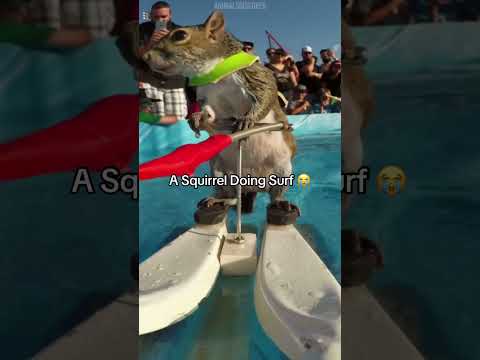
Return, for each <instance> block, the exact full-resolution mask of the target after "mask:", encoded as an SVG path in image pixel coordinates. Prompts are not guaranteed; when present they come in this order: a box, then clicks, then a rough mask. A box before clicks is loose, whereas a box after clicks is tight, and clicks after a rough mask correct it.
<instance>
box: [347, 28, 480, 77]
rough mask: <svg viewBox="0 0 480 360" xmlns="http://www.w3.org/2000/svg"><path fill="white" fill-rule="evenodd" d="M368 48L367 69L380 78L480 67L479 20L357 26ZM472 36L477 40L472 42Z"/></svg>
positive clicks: (357, 35) (360, 40) (359, 38)
mask: <svg viewBox="0 0 480 360" xmlns="http://www.w3.org/2000/svg"><path fill="white" fill-rule="evenodd" d="M353 32H354V36H355V39H356V41H357V43H358V45H360V46H364V47H366V48H367V51H368V64H367V70H368V72H369V75H370V76H371V77H372V78H374V79H377V80H383V81H388V80H390V78H391V77H393V78H399V77H405V76H406V75H407V76H414V75H425V74H427V75H428V74H432V73H435V74H436V75H437V76H438V75H442V73H444V72H452V71H454V72H469V71H479V70H480V42H479V41H476V38H475V36H474V34H478V33H480V22H465V23H441V24H436V23H428V24H415V25H407V26H405V25H399V26H374V27H358V28H354V30H353ZM472 39H473V40H474V41H472Z"/></svg>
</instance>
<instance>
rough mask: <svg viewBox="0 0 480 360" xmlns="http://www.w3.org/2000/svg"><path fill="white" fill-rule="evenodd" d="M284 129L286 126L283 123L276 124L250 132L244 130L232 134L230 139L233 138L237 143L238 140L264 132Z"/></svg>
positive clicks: (255, 128)
mask: <svg viewBox="0 0 480 360" xmlns="http://www.w3.org/2000/svg"><path fill="white" fill-rule="evenodd" d="M284 128H285V124H283V123H275V124H271V125H260V126H256V127H254V128H251V129H248V130H243V131H239V132H236V133H233V134H230V137H231V138H232V140H233V141H237V140H241V139H245V138H247V137H249V136H251V135H253V134H257V133H260V132H262V131H272V130H283V129H284Z"/></svg>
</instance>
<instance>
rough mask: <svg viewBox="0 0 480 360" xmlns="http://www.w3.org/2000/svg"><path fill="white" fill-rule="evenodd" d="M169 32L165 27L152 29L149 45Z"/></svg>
mask: <svg viewBox="0 0 480 360" xmlns="http://www.w3.org/2000/svg"><path fill="white" fill-rule="evenodd" d="M169 33H170V31H168V30H167V29H164V30H158V31H154V32H153V34H152V37H151V38H150V41H149V46H150V47H152V46H153V45H155V44H156V43H157V42H159V41H160V40H162V39H163V38H164V37H165V36H167V35H168V34H169Z"/></svg>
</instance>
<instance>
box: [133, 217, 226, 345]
mask: <svg viewBox="0 0 480 360" xmlns="http://www.w3.org/2000/svg"><path fill="white" fill-rule="evenodd" d="M226 233H227V229H226V225H225V223H220V224H217V225H196V226H194V227H193V228H191V229H190V230H188V231H187V232H185V233H183V234H182V235H180V236H179V237H178V238H176V239H175V240H173V241H172V242H171V243H170V244H168V245H167V246H164V247H163V248H162V249H160V250H159V251H158V252H156V253H155V254H154V255H152V256H151V257H150V258H148V259H147V260H145V261H144V262H143V263H141V264H140V270H139V280H140V285H139V290H140V295H139V304H140V306H139V334H140V335H142V334H147V333H150V332H153V331H157V330H161V329H163V328H165V327H167V326H169V325H172V324H174V323H176V322H178V321H180V320H182V319H184V318H185V317H187V316H188V315H190V314H191V313H192V312H193V311H195V310H196V309H197V307H198V305H199V303H200V302H201V301H202V300H203V299H204V298H205V297H206V296H207V295H208V294H209V292H210V290H211V289H212V287H213V285H214V284H215V281H216V279H217V276H218V273H219V271H220V262H219V252H220V248H221V244H222V241H223V237H224V235H225V234H226Z"/></svg>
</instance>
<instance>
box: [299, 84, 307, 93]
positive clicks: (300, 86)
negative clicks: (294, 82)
mask: <svg viewBox="0 0 480 360" xmlns="http://www.w3.org/2000/svg"><path fill="white" fill-rule="evenodd" d="M297 90H298V91H299V92H304V91H307V87H306V86H305V85H303V84H300V85H298V86H297Z"/></svg>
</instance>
